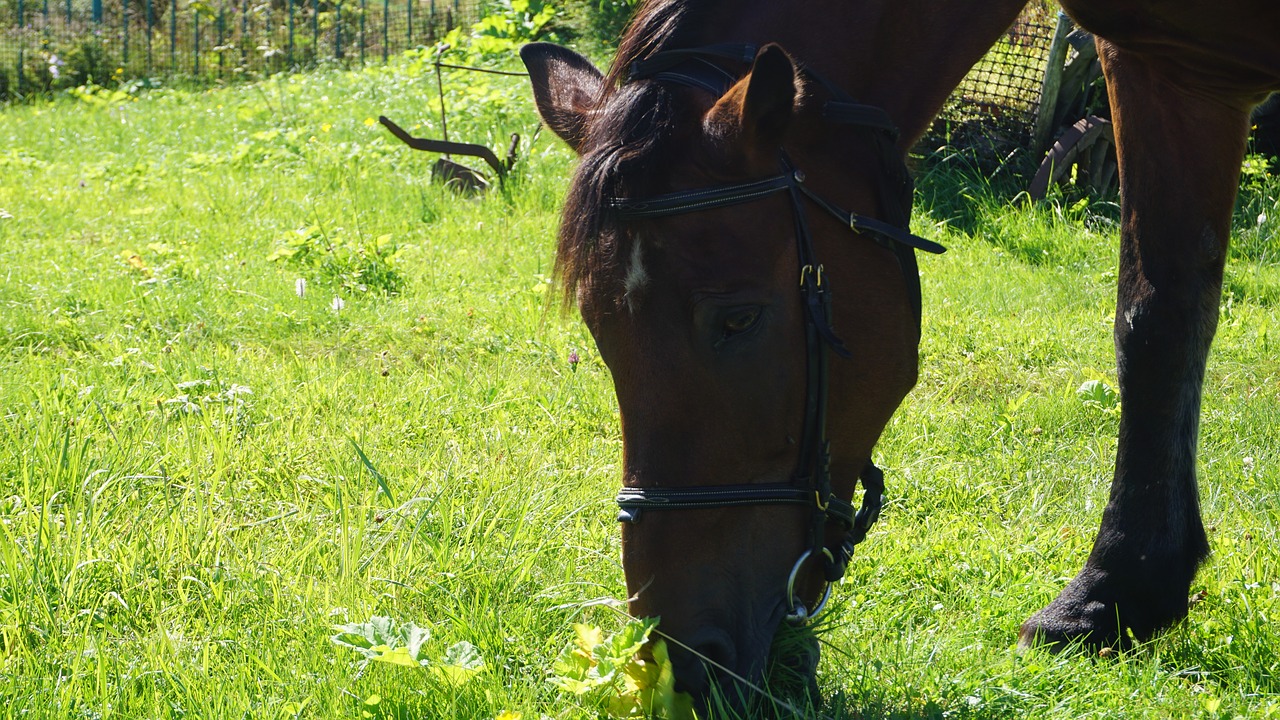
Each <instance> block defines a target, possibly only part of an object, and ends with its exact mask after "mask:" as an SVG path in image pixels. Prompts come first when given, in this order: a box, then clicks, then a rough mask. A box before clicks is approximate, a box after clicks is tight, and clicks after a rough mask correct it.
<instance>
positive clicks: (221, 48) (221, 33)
mask: <svg viewBox="0 0 1280 720" xmlns="http://www.w3.org/2000/svg"><path fill="white" fill-rule="evenodd" d="M214 50H216V51H217V53H218V77H223V76H224V75H225V73H226V69H227V6H226V5H223V6H221V7H219V8H218V44H217V45H215V46H214Z"/></svg>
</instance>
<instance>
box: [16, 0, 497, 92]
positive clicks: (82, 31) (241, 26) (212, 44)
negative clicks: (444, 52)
mask: <svg viewBox="0 0 1280 720" xmlns="http://www.w3.org/2000/svg"><path fill="white" fill-rule="evenodd" d="M90 1H91V2H92V4H91V5H86V4H85V2H84V0H65V2H63V0H52V2H51V0H39V2H38V4H36V3H28V2H26V1H25V0H0V28H2V29H0V99H3V98H5V97H6V96H16V95H21V94H24V93H27V92H33V91H43V90H48V89H50V88H52V87H62V86H68V85H76V84H83V83H85V82H88V81H89V80H91V79H92V80H93V81H95V82H98V83H104V82H105V81H107V80H111V79H131V78H149V77H163V76H187V77H191V78H194V79H198V80H210V79H218V78H229V77H232V76H234V75H236V74H243V73H246V72H254V73H262V72H278V71H281V70H286V69H289V68H293V67H305V66H308V65H313V64H315V63H318V62H322V61H339V62H346V63H359V62H365V61H370V60H385V59H387V57H389V56H391V55H394V54H396V53H399V52H401V51H404V50H407V49H409V48H413V47H418V46H422V45H430V44H431V43H433V42H435V41H436V39H438V38H439V37H440V36H442V35H444V34H445V33H447V32H448V31H449V30H450V29H452V28H453V27H454V26H456V25H460V24H466V23H471V22H474V21H475V20H477V19H479V18H480V17H481V16H482V15H483V13H484V9H485V8H484V5H485V3H484V2H483V1H482V0H266V1H263V0H231V1H230V2H225V3H222V4H216V5H215V4H211V3H207V2H202V1H201V0H109V1H108V2H103V0H90Z"/></svg>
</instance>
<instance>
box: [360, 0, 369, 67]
mask: <svg viewBox="0 0 1280 720" xmlns="http://www.w3.org/2000/svg"><path fill="white" fill-rule="evenodd" d="M368 5H369V4H368V3H367V2H365V0H360V64H361V65H363V64H364V17H365V11H366V10H368Z"/></svg>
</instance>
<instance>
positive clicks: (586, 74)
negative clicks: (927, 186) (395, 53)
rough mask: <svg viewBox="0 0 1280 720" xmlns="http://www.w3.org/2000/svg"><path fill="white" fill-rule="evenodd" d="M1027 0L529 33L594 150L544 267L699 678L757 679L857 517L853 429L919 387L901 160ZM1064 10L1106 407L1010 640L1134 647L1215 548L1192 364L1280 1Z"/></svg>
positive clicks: (651, 591) (840, 556)
mask: <svg viewBox="0 0 1280 720" xmlns="http://www.w3.org/2000/svg"><path fill="white" fill-rule="evenodd" d="M1021 5H1022V2H1021V1H1020V0H984V1H981V2H979V1H978V0H952V1H950V2H944V3H939V2H925V1H924V0H862V1H853V0H849V1H846V2H837V1H836V0H811V1H809V2H786V3H781V2H772V1H767V0H750V1H748V0H736V1H734V2H730V1H729V0H654V1H652V2H649V3H648V4H646V5H645V6H644V7H643V8H642V9H641V10H640V12H639V15H638V16H637V18H636V19H635V21H634V22H633V24H632V25H631V26H630V28H629V30H628V31H627V33H626V34H625V36H624V37H623V39H622V42H621V45H620V48H619V51H618V55H617V59H616V61H615V63H614V65H613V68H612V70H611V72H610V74H609V75H608V76H607V77H606V76H603V75H602V74H601V73H600V72H599V71H597V70H596V69H595V68H594V67H593V66H592V65H591V64H590V63H589V62H588V61H587V60H585V59H584V58H582V57H580V56H578V55H576V54H574V53H572V52H571V51H568V50H565V49H563V48H558V47H555V46H551V45H544V44H537V45H531V46H528V47H526V48H525V49H524V51H523V53H522V55H523V58H524V60H525V63H526V65H527V66H528V68H529V70H530V72H531V74H532V77H533V87H534V94H535V97H536V100H537V105H538V109H539V112H540V113H541V115H542V118H543V119H544V121H545V122H546V124H547V125H548V126H549V127H550V128H551V129H552V130H553V131H555V132H556V133H557V134H558V135H559V136H560V137H561V138H563V139H564V140H565V141H566V142H568V143H569V145H571V146H572V147H573V149H574V150H576V151H577V152H578V153H579V154H580V155H581V158H582V159H581V164H580V166H579V167H578V170H577V172H576V174H575V176H574V178H573V182H572V186H571V188H570V191H569V197H568V201H567V203H566V207H565V210H564V218H563V223H562V226H561V232H560V243H559V250H558V255H557V267H558V270H559V276H560V278H561V279H562V280H563V285H564V289H565V291H566V300H567V301H574V300H576V302H577V305H578V307H579V308H580V310H581V313H582V316H583V319H584V320H585V322H586V324H587V326H588V328H589V329H590V331H591V333H592V335H593V337H594V338H595V341H596V343H597V345H598V347H599V350H600V354H601V357H602V358H603V359H604V361H605V362H606V363H607V364H608V366H609V368H610V370H611V371H612V374H613V380H614V388H615V390H616V392H617V397H618V403H619V406H620V409H621V415H622V435H623V443H624V462H623V478H622V480H623V484H624V486H625V487H624V491H623V492H622V494H621V495H620V496H619V503H620V505H621V506H622V508H623V512H622V515H621V519H624V520H626V521H627V522H626V523H625V524H624V525H623V531H622V540H623V565H624V568H625V572H626V579H627V587H628V591H629V593H630V594H631V599H630V604H631V611H632V613H633V614H635V615H642V616H661V618H662V620H661V625H660V628H661V630H663V631H664V632H665V633H666V634H667V635H669V636H670V637H672V638H674V639H675V640H676V641H678V643H679V644H680V646H683V647H687V648H690V649H691V651H683V650H681V647H676V648H675V649H674V651H673V661H674V662H675V664H676V673H677V677H678V678H679V680H680V681H681V683H682V685H683V687H685V688H687V689H690V690H693V691H695V692H700V691H705V690H706V689H707V688H708V680H710V681H712V682H713V683H716V684H723V683H724V681H725V680H726V679H727V678H728V677H732V676H734V675H737V676H743V677H746V678H754V677H757V676H759V674H760V673H761V672H762V669H763V667H764V661H765V658H766V655H767V652H768V650H769V647H770V642H771V639H772V638H773V636H774V633H775V630H776V629H777V628H778V626H779V623H780V622H781V621H782V620H783V618H784V617H791V618H793V619H796V620H804V619H806V618H807V617H808V616H810V615H811V614H812V613H813V612H814V609H815V608H814V606H815V605H818V604H820V602H821V599H822V598H823V591H824V587H828V586H827V585H826V583H829V582H830V581H831V580H833V579H835V578H838V577H839V575H840V573H841V572H842V570H843V563H844V562H846V561H847V559H848V555H849V553H850V552H851V550H852V545H853V544H854V543H856V542H857V540H859V539H861V536H862V535H863V534H865V530H866V527H867V525H869V523H870V521H872V520H874V516H875V512H876V510H877V509H878V482H877V480H878V472H877V471H876V470H875V469H874V466H873V465H871V463H870V459H871V453H872V449H873V447H874V446H875V443H876V440H877V438H878V437H879V436H880V434H881V431H882V430H883V428H884V426H885V424H886V423H887V421H888V420H889V418H890V416H891V414H892V413H893V411H894V410H895V409H896V407H897V406H898V404H899V402H900V401H901V400H902V399H903V397H904V396H905V395H906V393H907V392H908V391H909V390H910V389H911V387H912V385H913V384H914V382H915V380H916V372H917V344H918V341H919V324H918V323H919V318H918V314H917V313H918V311H919V307H918V305H917V302H918V292H919V286H918V276H917V272H916V270H915V265H914V256H913V254H912V248H918V249H935V250H936V248H931V247H930V246H929V245H928V244H927V243H925V242H924V241H921V240H919V239H918V238H915V237H914V236H912V235H910V234H909V233H908V232H907V230H906V221H907V213H908V211H909V203H910V186H909V183H908V182H907V181H906V179H905V175H904V173H903V171H902V163H903V159H904V158H905V155H906V152H907V149H908V148H910V147H911V145H912V144H913V142H914V141H915V140H916V139H917V138H918V137H919V136H920V134H921V133H922V132H923V131H924V130H925V128H926V127H927V126H928V124H929V122H930V120H931V118H932V117H933V116H934V114H935V113H936V112H937V110H938V108H939V107H940V106H941V105H942V103H943V101H944V100H945V98H946V97H947V95H948V93H949V92H950V90H951V89H952V88H953V87H954V86H955V85H956V84H957V83H958V82H959V80H960V79H961V77H962V76H963V75H964V73H965V72H966V70H967V69H968V68H969V67H970V66H971V65H972V64H973V63H974V62H975V61H976V60H977V59H978V58H979V57H980V56H981V55H982V53H983V52H984V51H985V50H986V48H987V47H988V46H989V45H990V44H991V43H992V42H993V41H994V40H995V39H996V38H998V37H999V36H1000V34H1001V33H1002V32H1004V31H1005V30H1006V29H1007V28H1008V27H1009V26H1010V24H1011V23H1012V22H1013V20H1014V18H1015V17H1016V16H1017V14H1018V12H1019V10H1020V8H1021ZM1064 5H1066V7H1067V10H1068V11H1069V12H1070V13H1071V14H1072V15H1073V16H1074V17H1075V19H1076V20H1077V21H1078V22H1079V23H1080V24H1081V25H1083V26H1084V27H1086V28H1088V29H1089V30H1091V31H1093V32H1094V33H1095V34H1096V35H1097V36H1098V38H1099V39H1098V46H1099V50H1100V54H1101V56H1102V58H1103V63H1104V68H1105V71H1106V75H1107V80H1108V85H1109V89H1110V93H1111V107H1112V109H1113V114H1114V115H1113V117H1114V122H1115V131H1116V141H1117V148H1118V153H1119V160H1120V177H1121V193H1122V196H1123V225H1122V232H1121V253H1120V274H1119V278H1120V280H1119V295H1118V305H1117V309H1116V319H1115V342H1116V358H1117V363H1118V366H1119V380H1120V387H1121V398H1122V401H1123V405H1122V408H1123V411H1122V416H1121V422H1120V438H1119V452H1118V455H1117V458H1116V467H1115V476H1114V481H1113V484H1112V489H1111V498H1110V502H1109V504H1108V505H1107V508H1106V510H1105V512H1104V515H1103V519H1102V526H1101V529H1100V530H1099V533H1098V535H1097V539H1096V541H1095V545H1094V549H1093V552H1092V554H1091V555H1090V556H1089V558H1088V560H1087V561H1086V563H1085V565H1084V568H1083V569H1082V570H1081V571H1080V574H1079V575H1078V576H1077V577H1076V578H1075V579H1074V580H1073V581H1072V582H1071V583H1070V585H1068V586H1067V588H1066V589H1065V590H1063V592H1062V593H1061V595H1059V596H1058V598H1057V599H1056V600H1054V601H1053V602H1052V603H1051V604H1050V605H1049V606H1048V607H1046V608H1044V609H1043V610H1041V611H1039V612H1038V613H1036V614H1035V615H1034V616H1032V617H1031V618H1030V619H1029V620H1028V621H1027V622H1026V623H1025V624H1024V625H1023V627H1022V631H1021V639H1022V641H1023V642H1034V641H1037V640H1039V641H1044V642H1050V643H1061V642H1064V641H1069V640H1075V639H1080V640H1084V641H1086V642H1088V643H1093V644H1097V645H1123V644H1124V643H1125V642H1126V641H1127V638H1128V637H1129V633H1130V632H1132V634H1133V636H1136V637H1138V638H1146V637H1148V636H1150V635H1151V634H1152V633H1154V632H1156V631H1158V630H1160V629H1161V628H1164V627H1167V626H1168V625H1170V624H1171V623H1173V622H1175V621H1177V620H1179V619H1180V618H1182V617H1183V616H1184V615H1185V614H1186V612H1187V594H1188V590H1189V587H1190V583H1191V580H1192V577H1193V575H1194V573H1195V570H1196V567H1197V565H1198V564H1199V563H1200V561H1201V560H1202V559H1203V558H1204V557H1205V556H1206V554H1207V550H1208V545H1207V542H1206V538H1205V533H1204V529H1203V526H1202V524H1201V520H1200V517H1199V505H1198V499H1197V491H1196V477H1195V457H1196V442H1197V433H1198V416H1199V407H1200V393H1201V384H1202V381H1203V376H1204V371H1205V359H1206V356H1207V353H1208V349H1209V344H1210V341H1211V339H1212V337H1213V334H1214V331H1215V326H1216V323H1217V309H1218V300H1219V294H1220V288H1221V284H1222V271H1223V263H1224V258H1225V255H1226V247H1227V234H1228V226H1229V217H1230V213H1231V209H1232V204H1233V202H1234V197H1235V188H1236V185H1237V180H1238V170H1239V164H1240V160H1241V157H1242V155H1243V152H1244V147H1245V136H1246V131H1247V118H1248V115H1249V110H1250V108H1251V107H1252V106H1253V105H1255V104H1256V103H1258V102H1260V101H1262V100H1263V99H1264V97H1265V96H1266V95H1267V93H1268V92H1269V91H1272V90H1276V89H1280V3H1277V2H1276V0H1241V2H1236V3H1207V2H1203V1H1193V0H1166V1H1165V2H1154V1H1153V0H1108V1H1107V2H1102V1H1101V0H1065V1H1064ZM784 48H785V50H784ZM797 280H799V284H797ZM828 360H829V362H828ZM860 476H861V477H862V479H863V485H864V486H865V488H866V495H865V496H864V500H863V502H862V508H861V510H860V511H859V512H858V513H857V514H856V515H855V513H854V510H853V508H854V504H855V502H856V500H855V499H854V494H855V490H856V485H857V481H858V478H859V477H860Z"/></svg>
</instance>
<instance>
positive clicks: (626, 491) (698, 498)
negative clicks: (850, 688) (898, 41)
mask: <svg viewBox="0 0 1280 720" xmlns="http://www.w3.org/2000/svg"><path fill="white" fill-rule="evenodd" d="M756 52H757V49H756V48H755V47H754V46H750V45H713V46H710V47H705V48H695V49H689V50H669V51H664V52H659V53H656V54H654V55H653V56H651V57H649V58H648V59H646V60H642V61H640V62H637V63H635V64H634V65H633V66H632V69H631V75H630V79H631V80H638V79H652V80H654V81H659V82H671V83H676V84H681V85H686V86H689V87H695V88H699V89H702V90H706V91H708V92H710V93H712V94H713V95H715V96H716V97H720V96H721V95H723V94H724V93H725V92H726V91H727V90H728V88H729V87H730V86H732V84H733V83H734V82H736V81H737V78H736V77H734V76H733V75H731V74H730V73H729V72H727V71H726V70H724V69H723V68H722V67H720V66H719V65H718V64H717V63H716V62H715V61H724V60H730V61H737V62H743V63H751V62H752V60H754V58H755V57H756ZM802 72H803V73H804V74H805V75H806V77H808V78H809V79H811V80H814V81H816V82H817V83H818V84H819V85H821V86H822V87H824V88H825V89H826V91H827V92H828V94H829V95H831V97H832V99H830V100H828V101H827V102H826V104H825V105H824V107H823V115H824V117H826V118H827V120H828V121H830V122H833V123H838V124H843V125H849V126H851V127H853V128H855V129H858V130H861V131H863V132H865V133H866V135H867V136H868V138H869V139H870V140H871V142H872V143H873V145H874V147H875V148H876V150H877V156H878V158H879V161H880V166H881V167H880V173H879V174H878V175H877V184H878V190H879V199H880V206H881V207H880V211H881V214H882V216H883V217H886V218H888V222H885V221H881V220H877V219H875V218H871V217H866V216H864V215H859V214H857V213H853V212H849V211H846V210H842V209H840V208H839V207H838V206H837V205H835V204H833V203H830V202H828V201H827V200H825V199H823V198H822V197H821V196H819V195H818V194H816V193H815V192H814V191H813V190H810V189H809V187H808V186H807V185H806V184H805V179H806V178H805V174H804V172H803V171H801V170H799V169H797V168H796V167H795V166H794V165H793V164H792V163H791V160H790V158H788V157H787V154H786V152H785V151H784V150H782V148H779V151H778V152H779V165H780V172H779V174H778V175H775V176H773V177H769V178H765V179H762V180H754V181H750V182H745V183H738V184H733V185H719V186H714V187H708V188H701V189H696V190H686V191H680V192H674V193H667V194H664V195H657V196H654V197H649V198H644V199H633V198H612V199H611V200H610V201H609V207H610V208H611V209H612V210H613V211H614V212H615V213H617V214H618V215H619V216H620V217H624V218H630V219H649V218H658V217H667V216H671V215H682V214H685V213H691V212H699V211H702V210H711V209H714V208H722V207H729V206H732V205H739V204H742V203H747V202H752V201H754V200H758V199H761V198H765V197H768V196H771V195H774V194H777V193H782V192H785V193H786V194H787V196H788V198H789V199H790V201H791V212H792V217H793V218H794V221H795V235H796V244H797V257H798V258H799V281H800V295H801V300H802V303H803V307H804V310H803V315H804V320H805V353H806V358H807V370H806V372H807V380H806V390H805V411H804V426H803V429H802V432H801V436H800V438H801V439H800V445H799V460H798V462H797V466H796V470H795V473H794V474H793V476H792V480H791V481H790V482H787V483H769V484H742V485H701V486H682V487H661V486H659V487H636V488H623V489H622V490H621V491H620V492H619V493H618V497H617V502H618V506H619V507H620V508H621V509H620V511H619V513H618V520H619V521H622V522H628V523H637V522H640V518H641V515H642V514H643V511H646V510H647V511H656V510H684V509H710V508H726V507H742V506H757V505H799V506H805V507H809V508H810V509H811V521H810V527H809V532H808V547H807V548H806V549H805V550H804V552H803V553H801V555H800V558H799V559H798V560H796V563H795V565H794V566H792V568H791V573H790V575H789V576H788V578H787V588H786V598H787V615H786V619H787V620H788V621H789V622H792V623H804V622H807V621H808V620H810V619H812V618H813V617H815V616H816V615H817V614H818V613H819V612H821V610H822V609H823V608H824V607H825V606H826V604H827V600H828V599H829V598H830V597H831V587H832V584H833V583H834V582H836V581H837V580H839V579H840V578H841V577H843V576H844V573H845V569H846V567H847V566H848V564H849V561H850V560H851V559H852V558H853V549H854V547H855V546H856V545H857V544H858V543H860V542H862V541H863V540H864V539H865V538H866V536H867V531H868V530H870V529H871V525H872V524H873V523H874V522H875V521H876V518H877V517H879V515H880V508H881V506H882V504H883V493H884V473H883V472H881V471H880V469H879V468H877V467H876V466H875V465H874V464H873V463H871V462H870V461H868V462H867V465H866V467H865V468H863V470H862V472H861V474H860V475H859V477H860V479H861V481H862V487H863V496H862V505H861V507H860V508H858V509H857V510H856V511H855V510H854V507H853V504H852V503H851V502H849V501H846V500H844V499H842V498H839V497H836V496H835V495H834V494H833V492H832V489H831V467H830V466H831V442H830V440H828V439H827V396H828V357H829V355H828V351H831V352H835V353H836V354H837V355H839V356H841V357H844V358H848V357H851V353H850V352H849V350H848V349H847V348H846V347H845V345H844V343H843V342H842V341H841V340H840V338H839V337H838V336H837V335H836V334H835V332H834V331H833V330H832V328H831V293H830V288H829V283H828V282H827V278H826V276H825V274H824V271H823V266H822V264H821V263H820V262H819V261H818V258H817V255H816V253H815V252H814V248H813V237H812V234H811V233H810V231H809V223H808V219H807V217H806V214H805V202H804V201H805V199H808V200H809V201H810V202H812V203H813V204H814V205H816V206H818V208H819V209H821V210H823V211H825V212H827V213H828V214H830V215H832V216H833V217H835V218H836V219H837V220H838V221H840V222H841V223H842V224H844V225H846V226H848V228H849V229H850V230H851V231H853V232H856V233H862V234H865V235H868V236H870V237H871V238H872V239H874V240H875V242H877V243H878V244H880V245H882V246H884V247H886V248H889V249H890V250H892V251H893V252H894V253H895V255H896V256H897V258H898V263H899V265H900V266H901V268H902V272H903V275H904V278H905V279H906V282H907V288H908V294H909V296H910V298H911V301H912V305H913V309H914V310H915V316H916V322H917V324H918V323H919V321H920V312H921V308H920V278H919V273H918V271H917V269H916V260H915V252H914V251H915V250H923V251H925V252H930V253H941V252H944V251H945V248H943V247H942V246H941V245H939V244H937V243H935V242H931V241H929V240H925V239H924V238H921V237H917V236H916V235H913V234H911V232H910V231H909V230H908V229H907V227H908V219H909V217H910V212H911V200H912V188H911V180H910V178H909V176H908V174H907V171H906V168H905V166H903V164H902V161H901V159H900V158H899V157H898V156H897V151H896V141H897V138H898V131H897V129H896V128H895V127H894V125H893V122H892V121H891V120H890V119H889V116H888V115H887V114H886V113H885V112H884V110H882V109H880V108H878V107H874V106H870V105H863V104H860V103H857V102H854V100H853V99H852V98H851V97H850V96H849V95H848V94H847V93H845V92H844V91H843V90H841V89H840V88H838V87H836V86H835V85H833V84H832V83H830V82H828V81H827V80H826V79H825V78H823V77H822V76H821V75H818V74H817V73H815V72H813V71H811V70H808V69H804V70H802ZM828 522H836V523H838V524H839V525H840V526H841V527H842V528H843V529H844V538H843V540H842V541H841V542H840V544H839V545H838V546H837V547H835V548H834V549H833V548H830V547H827V544H826V528H827V523H828ZM819 559H821V561H822V563H823V577H824V579H825V581H826V587H825V588H824V590H823V594H822V598H821V599H820V600H819V601H818V604H817V605H816V606H815V607H814V608H813V609H812V610H809V609H807V608H806V607H805V605H804V603H803V602H802V601H801V600H800V599H799V598H797V597H796V592H795V583H796V579H797V577H798V576H799V573H800V570H801V569H802V568H803V567H804V566H805V565H806V563H808V562H809V561H811V560H813V561H817V560H819Z"/></svg>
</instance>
